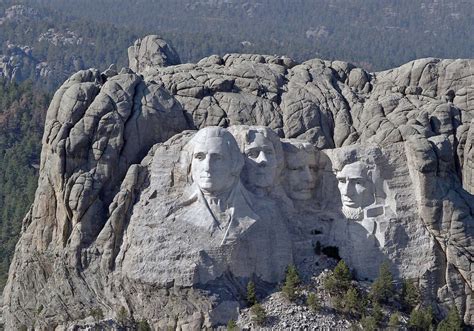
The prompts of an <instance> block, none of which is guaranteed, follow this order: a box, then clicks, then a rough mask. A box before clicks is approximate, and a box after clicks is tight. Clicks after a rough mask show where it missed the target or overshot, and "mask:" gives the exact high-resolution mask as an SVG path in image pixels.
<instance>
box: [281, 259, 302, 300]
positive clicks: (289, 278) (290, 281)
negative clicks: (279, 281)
mask: <svg viewBox="0 0 474 331" xmlns="http://www.w3.org/2000/svg"><path fill="white" fill-rule="evenodd" d="M299 283H300V276H299V275H298V271H297V270H296V267H295V266H294V265H290V266H288V268H287V270H286V278H285V284H284V285H283V288H282V292H283V294H284V295H285V296H286V298H287V299H288V300H290V301H293V300H295V299H296V297H297V295H296V287H297V286H298V285H299Z"/></svg>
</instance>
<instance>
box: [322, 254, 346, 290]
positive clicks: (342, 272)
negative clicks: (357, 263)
mask: <svg viewBox="0 0 474 331" xmlns="http://www.w3.org/2000/svg"><path fill="white" fill-rule="evenodd" d="M351 280H352V275H351V271H350V270H349V268H348V267H347V265H346V263H345V262H344V260H341V261H339V263H338V264H337V266H336V268H334V271H333V272H332V274H331V275H329V276H328V277H327V278H326V279H325V280H324V288H325V289H326V290H327V291H328V292H329V293H331V294H341V295H342V294H344V293H345V292H346V291H347V290H348V289H349V287H350V285H351Z"/></svg>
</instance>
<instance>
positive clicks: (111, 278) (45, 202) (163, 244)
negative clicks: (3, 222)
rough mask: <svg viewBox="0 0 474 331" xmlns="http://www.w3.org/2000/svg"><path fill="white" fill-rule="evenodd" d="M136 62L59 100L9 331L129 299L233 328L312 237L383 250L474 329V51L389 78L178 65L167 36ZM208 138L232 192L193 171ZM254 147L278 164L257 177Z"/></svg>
mask: <svg viewBox="0 0 474 331" xmlns="http://www.w3.org/2000/svg"><path fill="white" fill-rule="evenodd" d="M129 58H130V68H132V69H133V70H132V69H128V68H124V69H122V70H120V72H118V70H117V69H116V68H115V67H114V66H111V67H110V68H109V69H108V70H106V71H105V72H103V73H100V72H99V71H97V70H95V69H89V70H84V71H80V72H78V73H76V74H75V75H73V76H72V77H71V78H70V79H68V80H67V81H66V82H65V83H64V84H63V86H62V87H61V88H60V89H59V90H58V91H57V92H56V94H55V96H54V99H53V101H52V103H51V105H50V108H49V110H48V115H47V119H46V125H45V133H44V137H43V149H42V155H41V169H40V178H39V186H38V189H37V192H36V197H35V201H34V204H33V206H32V207H31V209H30V211H29V212H28V214H27V215H26V217H25V219H24V221H23V228H22V236H21V239H20V240H19V242H18V245H17V247H16V251H15V256H14V259H13V261H12V264H11V268H10V274H9V280H8V284H7V286H6V288H5V291H4V319H5V324H6V327H7V328H8V329H17V328H19V327H21V326H22V325H24V326H27V327H32V326H33V325H34V326H35V328H37V329H44V330H51V329H55V328H56V329H58V330H60V329H65V328H68V327H72V326H74V325H81V324H84V323H88V322H90V320H89V319H90V317H88V315H89V312H90V311H91V310H92V309H97V308H100V309H102V311H103V312H104V315H105V317H106V318H114V317H115V315H116V312H117V311H118V310H119V309H120V307H124V308H125V309H126V310H127V312H128V313H129V314H130V315H132V316H133V317H134V318H135V320H140V319H146V320H148V321H149V323H150V325H152V326H154V327H155V328H165V327H175V328H181V329H184V328H187V327H188V328H192V329H198V328H201V327H205V326H216V325H220V324H225V323H226V322H227V320H229V319H231V318H232V319H237V317H238V308H239V306H242V304H243V297H244V294H243V293H245V286H246V282H247V281H248V280H249V279H252V280H254V281H255V282H256V284H257V287H258V288H259V289H260V291H261V292H262V293H270V292H271V291H272V289H274V288H275V284H276V283H278V281H281V279H282V276H283V273H284V268H285V267H286V265H287V264H289V263H296V264H297V265H302V264H304V263H305V262H304V261H305V260H304V258H302V257H304V256H305V255H308V254H311V252H312V246H313V245H315V243H316V242H317V241H319V242H320V244H322V245H323V246H324V245H325V246H337V247H338V248H339V253H340V255H341V257H342V258H344V259H345V260H346V261H347V262H348V264H349V265H350V267H351V268H353V270H355V271H356V273H357V275H358V276H359V277H361V278H368V279H372V278H373V277H374V275H375V274H376V270H377V269H378V266H379V264H380V263H381V262H382V261H384V260H389V261H390V263H391V268H392V271H393V272H394V274H395V276H396V278H397V279H401V278H416V279H418V280H419V283H420V286H421V287H422V290H423V293H424V297H425V298H426V300H430V301H432V302H436V303H437V305H438V306H437V307H438V310H437V313H438V314H440V315H443V314H445V313H446V310H445V309H446V307H447V305H449V304H452V303H455V304H456V305H457V307H458V309H459V311H460V312H461V313H462V314H463V317H464V320H465V322H466V323H471V324H472V323H473V322H474V316H473V313H474V307H473V305H472V300H473V298H472V285H473V279H472V275H473V254H474V247H473V244H472V238H473V232H474V230H473V225H474V219H473V216H474V197H473V195H472V194H474V100H473V95H474V94H473V91H474V68H473V67H474V60H462V59H457V60H440V59H433V58H429V59H420V60H416V61H413V62H410V63H407V64H405V65H403V66H401V67H399V68H395V69H392V70H387V71H384V72H378V73H369V72H366V71H364V70H363V69H361V68H357V67H355V66H353V65H351V64H349V63H345V62H341V61H324V60H320V59H313V60H309V61H306V62H304V63H296V62H294V61H293V60H292V59H290V58H286V57H277V56H264V55H250V54H227V55H225V56H223V57H219V56H215V55H214V56H210V57H208V58H204V59H202V60H201V61H199V62H198V63H197V64H179V57H178V55H177V54H176V52H174V50H172V48H171V47H170V46H169V45H167V44H166V43H165V42H164V41H163V40H160V39H159V38H158V37H156V36H147V37H145V38H143V39H141V40H138V41H137V42H136V43H135V45H134V46H132V47H131V48H130V49H129ZM215 126H218V127H230V129H229V130H225V129H218V128H216V127H215ZM205 127H211V128H208V129H205V130H200V131H198V132H199V133H196V132H195V131H194V130H196V129H202V128H205ZM203 137H207V138H203ZM283 138H285V139H283ZM211 141H212V142H213V143H212V144H211V143H210V142H211ZM265 142H266V143H265ZM268 145H271V146H272V147H271V148H270V150H265V148H266V147H265V148H264V146H268ZM203 146H204V147H205V148H204V151H198V150H199V149H200V148H203ZM222 146H225V148H224V147H222ZM262 146H263V147H262ZM215 148H217V149H218V152H216V153H217V154H216V155H220V154H219V153H222V155H221V156H219V158H218V159H219V160H218V161H216V162H222V164H221V165H220V166H219V167H217V168H216V169H217V170H216V173H215V175H213V176H227V177H223V178H226V179H228V180H226V181H223V182H226V185H227V186H226V187H224V188H222V190H221V191H225V192H227V193H226V195H225V197H224V196H222V195H219V194H217V193H216V192H217V191H216V190H217V189H215V187H214V188H213V185H214V183H213V178H217V177H212V178H201V177H200V175H198V174H200V172H199V171H200V170H199V169H200V168H199V167H198V166H197V164H198V162H200V161H202V160H204V159H205V158H206V157H207V156H206V155H208V154H209V155H211V154H212V153H211V152H210V151H211V150H214V149H215ZM222 148H224V151H222ZM255 148H257V149H258V148H260V150H258V151H257V154H256V155H254V152H253V149H255ZM219 151H220V152H219ZM236 151H237V152H236ZM238 151H240V152H241V153H239V152H238ZM206 153H208V154H206ZM259 153H260V154H259ZM262 153H263V154H262ZM265 153H267V154H265ZM259 155H263V156H264V157H265V165H266V166H267V168H265V169H268V170H265V171H268V172H265V173H264V172H262V173H259V176H257V177H252V176H253V171H257V170H255V168H252V165H253V164H255V162H256V164H261V163H259V162H261V160H260V161H259V160H258V157H260V156H259ZM254 157H255V158H254ZM228 158H230V159H228ZM229 160H231V161H232V162H230V163H225V162H227V161H229ZM272 160H273V161H272ZM272 162H273V163H272ZM297 163H298V164H297ZM299 169H306V170H304V171H306V173H305V174H303V173H302V172H301V173H298V171H299ZM201 171H204V170H201ZM301 171H303V170H301ZM268 174H270V175H269V176H268V178H267V177H266V176H267V175H268ZM262 176H263V177H262ZM304 176H306V177H304ZM356 177H357V178H359V177H360V178H362V179H361V180H362V181H363V184H360V183H359V185H362V186H363V187H362V189H360V190H358V191H357V193H358V195H357V197H356V198H354V197H352V196H351V194H350V193H348V192H349V189H348V188H347V187H348V186H347V185H348V183H351V182H352V181H353V180H354V178H356ZM262 178H267V179H268V180H263V179H262ZM208 191H209V192H210V193H211V194H207V193H206V192H208ZM226 222H227V223H226ZM222 224H229V226H228V227H227V230H226V228H225V227H224V228H222V227H221V226H220V225H222ZM315 229H317V230H318V231H313V230H315Z"/></svg>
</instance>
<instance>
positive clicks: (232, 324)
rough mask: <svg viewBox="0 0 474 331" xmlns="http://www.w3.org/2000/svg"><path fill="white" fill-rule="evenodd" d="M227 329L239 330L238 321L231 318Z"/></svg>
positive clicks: (230, 330)
mask: <svg viewBox="0 0 474 331" xmlns="http://www.w3.org/2000/svg"><path fill="white" fill-rule="evenodd" d="M227 330H229V331H235V330H237V322H235V321H234V320H229V322H227Z"/></svg>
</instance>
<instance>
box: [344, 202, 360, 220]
mask: <svg viewBox="0 0 474 331" xmlns="http://www.w3.org/2000/svg"><path fill="white" fill-rule="evenodd" d="M342 213H343V214H344V216H345V217H346V218H347V219H348V220H354V221H360V220H361V219H362V216H364V210H363V209H362V208H361V207H358V208H351V207H347V206H344V205H343V206H342Z"/></svg>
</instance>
